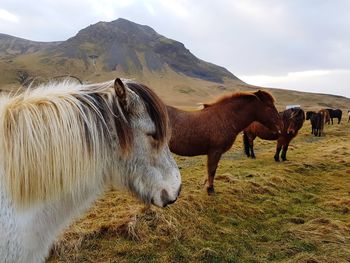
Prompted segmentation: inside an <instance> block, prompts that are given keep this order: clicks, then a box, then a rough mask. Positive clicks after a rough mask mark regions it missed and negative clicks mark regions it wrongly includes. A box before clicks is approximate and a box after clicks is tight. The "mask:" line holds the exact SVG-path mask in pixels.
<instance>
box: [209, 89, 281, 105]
mask: <svg viewBox="0 0 350 263" xmlns="http://www.w3.org/2000/svg"><path fill="white" fill-rule="evenodd" d="M249 97H250V98H258V99H260V100H261V101H264V102H267V103H272V104H273V103H274V102H275V99H274V97H273V96H272V95H271V94H270V93H268V92H267V91H263V90H258V91H256V92H234V93H231V94H227V95H224V96H221V97H220V98H218V99H217V100H216V101H214V102H210V103H205V104H203V106H204V108H207V107H211V106H213V105H217V104H223V103H227V102H231V101H232V100H235V99H239V98H249Z"/></svg>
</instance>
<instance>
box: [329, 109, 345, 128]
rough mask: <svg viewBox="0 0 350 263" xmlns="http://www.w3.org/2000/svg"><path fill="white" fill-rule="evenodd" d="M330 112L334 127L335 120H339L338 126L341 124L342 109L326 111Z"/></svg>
mask: <svg viewBox="0 0 350 263" xmlns="http://www.w3.org/2000/svg"><path fill="white" fill-rule="evenodd" d="M326 110H327V111H328V112H329V117H330V118H331V121H332V125H333V118H336V119H338V124H340V122H341V118H342V115H343V112H342V111H341V110H340V109H335V110H334V109H326Z"/></svg>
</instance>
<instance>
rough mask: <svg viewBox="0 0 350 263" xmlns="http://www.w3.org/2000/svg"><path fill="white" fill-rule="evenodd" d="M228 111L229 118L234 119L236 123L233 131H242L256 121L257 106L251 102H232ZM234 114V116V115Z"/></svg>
mask: <svg viewBox="0 0 350 263" xmlns="http://www.w3.org/2000/svg"><path fill="white" fill-rule="evenodd" d="M228 107H229V110H228V111H227V114H228V117H227V118H229V119H233V118H234V119H233V122H234V125H233V126H232V130H233V132H235V133H236V134H237V133H239V132H241V131H242V130H243V129H244V128H246V127H247V126H249V124H251V123H252V122H253V121H256V118H255V116H256V114H255V111H256V109H255V107H254V106H252V105H251V104H250V103H235V102H232V103H230V104H229V105H228ZM232 115H233V116H232Z"/></svg>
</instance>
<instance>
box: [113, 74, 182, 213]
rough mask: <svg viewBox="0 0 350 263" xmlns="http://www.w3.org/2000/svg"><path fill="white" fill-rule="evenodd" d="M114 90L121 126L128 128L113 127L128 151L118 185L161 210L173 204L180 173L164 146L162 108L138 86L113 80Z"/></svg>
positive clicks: (151, 94)
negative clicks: (120, 110) (122, 120)
mask: <svg viewBox="0 0 350 263" xmlns="http://www.w3.org/2000/svg"><path fill="white" fill-rule="evenodd" d="M114 89H115V93H116V95H117V102H118V103H117V105H120V108H122V111H123V112H124V117H125V122H124V123H123V125H127V127H128V129H124V130H123V129H120V128H119V131H118V127H117V133H118V137H119V138H122V141H124V148H126V149H127V150H128V153H127V154H126V157H125V155H124V157H123V156H122V157H121V158H122V159H123V161H122V162H123V163H124V164H125V165H124V167H120V168H121V171H122V173H123V174H121V180H122V182H121V183H122V184H123V185H125V186H126V187H127V188H129V189H130V190H131V191H132V192H133V193H135V194H136V195H137V196H138V197H139V198H140V199H141V200H143V201H144V202H145V203H152V204H154V205H157V206H160V207H165V206H166V205H168V204H171V203H173V202H175V201H176V199H177V197H178V195H179V193H180V188H181V176H180V172H179V170H178V167H177V165H176V163H175V161H174V159H173V157H172V155H171V153H170V151H169V148H168V145H167V141H168V137H169V134H168V115H167V111H166V108H165V105H164V104H163V103H162V102H161V100H160V99H159V98H158V97H157V95H156V94H155V93H154V92H153V91H152V90H150V89H149V88H148V87H146V86H143V85H140V84H136V83H131V82H126V83H124V82H123V81H121V80H120V79H116V80H115V82H114ZM126 133H127V134H126ZM123 134H124V136H120V135H123ZM130 134H132V136H131V137H130ZM123 138H124V139H123ZM125 138H129V139H127V140H125ZM130 138H132V140H130ZM119 141H121V140H120V139H119ZM128 145H129V147H128ZM116 179H120V178H116ZM116 183H120V181H119V182H118V181H117V182H116Z"/></svg>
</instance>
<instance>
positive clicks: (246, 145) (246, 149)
mask: <svg viewBox="0 0 350 263" xmlns="http://www.w3.org/2000/svg"><path fill="white" fill-rule="evenodd" d="M243 146H244V152H245V154H246V155H247V156H248V157H249V155H250V145H249V140H248V135H247V133H246V132H243Z"/></svg>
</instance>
